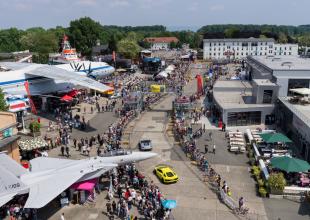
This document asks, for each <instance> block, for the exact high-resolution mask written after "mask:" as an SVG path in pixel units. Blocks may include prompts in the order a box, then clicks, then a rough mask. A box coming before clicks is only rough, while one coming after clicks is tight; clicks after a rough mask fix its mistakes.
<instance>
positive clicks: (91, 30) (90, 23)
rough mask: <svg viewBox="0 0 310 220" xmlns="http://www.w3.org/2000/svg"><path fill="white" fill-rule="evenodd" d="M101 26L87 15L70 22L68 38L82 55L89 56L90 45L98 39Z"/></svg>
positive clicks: (94, 43)
mask: <svg viewBox="0 0 310 220" xmlns="http://www.w3.org/2000/svg"><path fill="white" fill-rule="evenodd" d="M102 31H103V27H102V25H101V24H100V23H99V22H95V21H94V20H92V19H91V18H89V17H84V18H80V19H78V20H74V21H71V22H70V27H69V40H70V42H71V43H72V45H73V46H74V47H76V49H77V50H78V51H79V52H81V54H82V55H86V56H88V57H90V55H91V51H92V47H93V46H95V45H96V42H97V40H98V39H99V40H100V37H101V33H102Z"/></svg>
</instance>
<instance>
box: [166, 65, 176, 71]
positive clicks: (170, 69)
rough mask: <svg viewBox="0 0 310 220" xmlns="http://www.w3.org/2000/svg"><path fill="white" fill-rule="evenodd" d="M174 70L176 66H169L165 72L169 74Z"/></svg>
mask: <svg viewBox="0 0 310 220" xmlns="http://www.w3.org/2000/svg"><path fill="white" fill-rule="evenodd" d="M174 69H175V66H174V65H169V66H168V67H167V68H166V69H165V71H167V72H172V71H173V70H174Z"/></svg>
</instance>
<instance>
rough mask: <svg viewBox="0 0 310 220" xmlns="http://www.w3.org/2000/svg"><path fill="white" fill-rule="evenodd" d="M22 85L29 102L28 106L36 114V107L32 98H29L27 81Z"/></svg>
mask: <svg viewBox="0 0 310 220" xmlns="http://www.w3.org/2000/svg"><path fill="white" fill-rule="evenodd" d="M24 85H25V88H26V92H27V96H28V99H29V103H30V107H31V112H32V113H33V114H35V115H36V114H37V109H36V107H35V105H34V103H33V101H32V99H31V95H30V90H29V82H28V81H26V82H25V84H24Z"/></svg>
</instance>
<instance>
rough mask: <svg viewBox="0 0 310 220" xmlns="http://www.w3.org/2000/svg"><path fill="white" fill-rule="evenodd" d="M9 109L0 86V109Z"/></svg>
mask: <svg viewBox="0 0 310 220" xmlns="http://www.w3.org/2000/svg"><path fill="white" fill-rule="evenodd" d="M7 110H9V106H8V104H7V103H6V100H5V98H4V93H3V91H2V89H1V88H0V111H7Z"/></svg>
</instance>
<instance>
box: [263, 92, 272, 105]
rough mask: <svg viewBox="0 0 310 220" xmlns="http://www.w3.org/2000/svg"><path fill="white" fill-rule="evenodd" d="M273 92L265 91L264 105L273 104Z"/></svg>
mask: <svg viewBox="0 0 310 220" xmlns="http://www.w3.org/2000/svg"><path fill="white" fill-rule="evenodd" d="M272 94H273V91H272V90H264V95H263V103H264V104H271V102H272Z"/></svg>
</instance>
